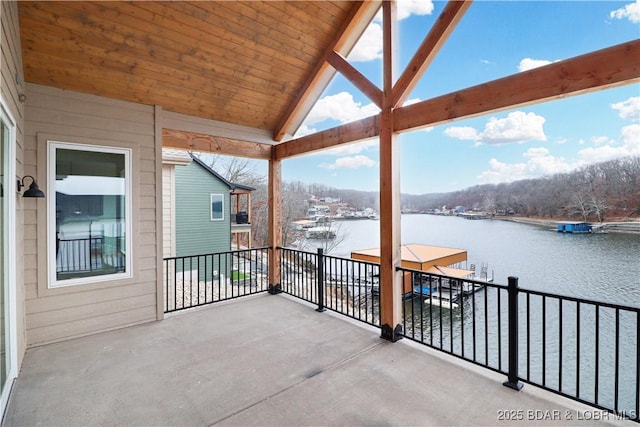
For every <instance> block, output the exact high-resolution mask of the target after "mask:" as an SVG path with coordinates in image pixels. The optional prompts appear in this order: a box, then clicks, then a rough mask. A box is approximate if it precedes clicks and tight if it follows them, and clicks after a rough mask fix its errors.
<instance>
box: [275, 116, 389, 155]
mask: <svg viewBox="0 0 640 427" xmlns="http://www.w3.org/2000/svg"><path fill="white" fill-rule="evenodd" d="M379 121H380V117H379V116H372V117H367V118H366V119H362V120H358V121H357V122H352V123H347V124H344V125H342V126H338V127H335V128H331V129H327V130H323V131H320V132H316V133H314V134H312V135H307V136H303V137H300V138H297V139H293V140H290V141H287V142H283V143H282V144H278V145H275V146H274V147H273V149H274V156H275V157H274V158H276V159H279V160H280V159H285V158H287V157H293V156H299V155H302V154H308V153H311V152H314V151H319V150H323V149H325V148H332V147H337V146H339V145H343V144H348V143H353V142H356V141H361V140H363V139H369V138H374V137H376V136H378V134H379Z"/></svg>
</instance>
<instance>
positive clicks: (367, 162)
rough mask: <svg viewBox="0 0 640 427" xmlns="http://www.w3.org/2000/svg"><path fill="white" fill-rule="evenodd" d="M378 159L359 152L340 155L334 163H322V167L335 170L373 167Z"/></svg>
mask: <svg viewBox="0 0 640 427" xmlns="http://www.w3.org/2000/svg"><path fill="white" fill-rule="evenodd" d="M376 164H377V163H376V161H375V160H373V159H371V158H370V157H367V156H364V155H362V154H359V155H357V156H347V157H340V158H338V159H336V160H335V161H334V162H333V163H322V164H320V167H321V168H324V169H329V170H335V169H359V168H363V167H366V168H372V167H374V166H375V165H376Z"/></svg>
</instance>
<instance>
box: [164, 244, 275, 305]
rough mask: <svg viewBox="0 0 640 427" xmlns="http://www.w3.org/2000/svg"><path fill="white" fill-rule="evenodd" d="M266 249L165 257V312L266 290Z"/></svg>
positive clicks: (267, 262) (267, 266)
mask: <svg viewBox="0 0 640 427" xmlns="http://www.w3.org/2000/svg"><path fill="white" fill-rule="evenodd" d="M269 251H270V249H269V248H267V247H261V248H252V249H244V250H237V251H228V252H218V253H211V254H205V255H193V256H181V257H170V258H165V259H164V261H163V270H164V271H163V275H164V293H165V301H164V311H165V313H169V312H172V311H177V310H184V309H187V308H191V307H197V306H201V305H206V304H211V303H214V302H218V301H224V300H229V299H233V298H238V297H242V296H246V295H252V294H256V293H260V292H266V291H267V289H268V284H269V283H268V282H269Z"/></svg>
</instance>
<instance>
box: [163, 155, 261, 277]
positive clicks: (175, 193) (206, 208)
mask: <svg viewBox="0 0 640 427" xmlns="http://www.w3.org/2000/svg"><path fill="white" fill-rule="evenodd" d="M162 162H163V171H162V176H163V178H162V180H163V233H164V239H163V254H164V258H172V262H171V265H172V266H173V268H172V270H175V272H178V273H183V274H185V275H187V276H188V278H189V280H195V278H200V279H201V280H204V281H206V282H214V281H215V282H218V281H225V279H231V280H232V281H236V282H237V281H242V280H244V279H246V277H245V275H244V273H243V268H242V265H243V262H241V261H240V260H238V259H237V258H238V256H237V255H232V254H230V253H229V251H231V250H232V249H242V248H247V249H250V248H251V222H250V220H249V213H248V212H249V210H250V206H251V199H250V197H251V192H252V191H253V190H254V188H252V187H249V186H246V185H241V184H235V183H232V182H230V181H228V180H227V179H225V178H224V177H223V176H222V175H220V174H219V173H217V172H216V171H215V170H213V169H212V168H211V167H209V166H208V165H207V164H206V163H205V162H203V161H202V160H200V159H199V158H198V157H197V156H195V155H193V154H192V153H188V152H185V151H180V150H172V149H163V150H162Z"/></svg>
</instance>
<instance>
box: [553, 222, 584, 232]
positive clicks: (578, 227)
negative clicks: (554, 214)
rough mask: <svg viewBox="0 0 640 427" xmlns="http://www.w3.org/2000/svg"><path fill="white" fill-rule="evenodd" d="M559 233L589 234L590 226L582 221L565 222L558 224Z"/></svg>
mask: <svg viewBox="0 0 640 427" xmlns="http://www.w3.org/2000/svg"><path fill="white" fill-rule="evenodd" d="M557 229H558V232H559V233H591V229H592V225H591V224H589V223H588V222H584V221H565V222H559V223H558V228H557Z"/></svg>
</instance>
